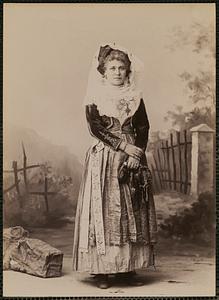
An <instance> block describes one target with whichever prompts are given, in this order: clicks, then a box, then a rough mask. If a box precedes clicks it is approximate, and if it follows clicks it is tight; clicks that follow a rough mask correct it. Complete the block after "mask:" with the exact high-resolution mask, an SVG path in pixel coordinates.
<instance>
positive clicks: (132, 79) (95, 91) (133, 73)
mask: <svg viewBox="0 0 219 300" xmlns="http://www.w3.org/2000/svg"><path fill="white" fill-rule="evenodd" d="M114 50H118V51H120V52H121V53H123V54H124V55H123V56H124V58H125V56H126V60H127V63H129V66H130V73H129V74H128V78H127V80H126V81H125V83H124V85H122V86H112V85H111V84H109V83H108V81H107V80H106V79H105V78H104V76H103V72H102V69H101V68H102V66H103V64H104V61H105V60H106V58H107V56H109V55H110V53H111V52H112V51H114ZM142 70H143V64H142V62H141V61H140V60H139V59H138V58H137V57H136V56H135V55H133V54H132V53H130V52H129V51H128V50H126V49H124V48H123V47H121V46H118V45H115V44H113V45H112V44H109V43H108V44H104V45H101V46H100V48H99V49H98V51H97V52H96V53H95V55H94V59H93V62H92V66H91V70H90V74H89V78H88V86H87V93H86V96H85V100H84V104H85V105H88V104H96V105H97V108H98V110H99V113H100V115H107V116H112V117H116V118H118V119H119V120H120V122H123V121H124V120H125V119H126V118H127V117H129V116H131V115H133V114H134V113H135V111H136V110H137V108H138V106H139V103H140V99H141V98H142V92H141V90H140V88H139V84H140V75H141V71H142ZM126 108H128V110H127V109H126ZM127 111H128V113H127Z"/></svg>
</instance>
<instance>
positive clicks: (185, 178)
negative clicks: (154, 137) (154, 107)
mask: <svg viewBox="0 0 219 300" xmlns="http://www.w3.org/2000/svg"><path fill="white" fill-rule="evenodd" d="M191 145H192V142H191V134H190V133H189V132H187V131H186V130H184V131H183V132H175V133H174V134H173V133H171V134H170V136H169V139H167V140H162V141H159V142H157V143H156V144H155V145H154V149H153V158H152V160H151V161H150V167H151V171H152V176H153V184H154V190H155V192H160V191H162V190H175V191H179V192H181V193H184V194H188V193H189V192H190V188H191Z"/></svg>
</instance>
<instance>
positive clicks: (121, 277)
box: [116, 271, 144, 286]
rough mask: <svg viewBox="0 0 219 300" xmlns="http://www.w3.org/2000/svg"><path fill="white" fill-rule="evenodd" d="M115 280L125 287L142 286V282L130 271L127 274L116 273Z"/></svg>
mask: <svg viewBox="0 0 219 300" xmlns="http://www.w3.org/2000/svg"><path fill="white" fill-rule="evenodd" d="M116 280H117V281H120V282H124V283H125V284H127V285H131V286H142V285H144V282H143V281H142V280H141V279H140V278H137V277H136V272H135V271H131V272H127V273H118V274H116Z"/></svg>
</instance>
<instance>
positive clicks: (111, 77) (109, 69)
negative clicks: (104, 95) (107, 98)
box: [104, 59, 126, 86]
mask: <svg viewBox="0 0 219 300" xmlns="http://www.w3.org/2000/svg"><path fill="white" fill-rule="evenodd" d="M104 76H105V78H106V79H107V81H108V82H109V83H110V84H112V85H115V86H120V85H123V84H124V82H125V79H126V67H125V64H124V63H123V62H122V61H119V60H115V59H114V60H111V61H108V62H106V64H105V72H104Z"/></svg>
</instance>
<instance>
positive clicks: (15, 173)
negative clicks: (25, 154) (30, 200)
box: [12, 161, 22, 207]
mask: <svg viewBox="0 0 219 300" xmlns="http://www.w3.org/2000/svg"><path fill="white" fill-rule="evenodd" d="M12 168H13V171H14V185H15V188H16V191H17V197H18V201H19V204H20V207H22V201H21V195H20V188H19V179H18V167H17V161H13V162H12Z"/></svg>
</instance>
